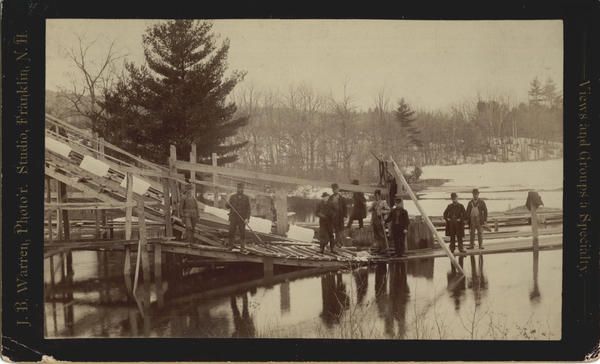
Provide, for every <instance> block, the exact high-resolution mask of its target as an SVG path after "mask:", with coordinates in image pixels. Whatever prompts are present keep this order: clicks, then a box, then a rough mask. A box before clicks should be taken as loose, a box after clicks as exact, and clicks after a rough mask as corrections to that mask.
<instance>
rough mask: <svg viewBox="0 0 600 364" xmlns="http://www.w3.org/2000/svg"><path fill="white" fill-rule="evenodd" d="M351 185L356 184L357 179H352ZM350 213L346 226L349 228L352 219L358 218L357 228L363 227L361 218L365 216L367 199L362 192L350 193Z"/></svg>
mask: <svg viewBox="0 0 600 364" xmlns="http://www.w3.org/2000/svg"><path fill="white" fill-rule="evenodd" d="M352 184H353V185H358V180H357V179H355V180H354V181H352ZM352 201H353V202H352V213H351V214H350V219H349V220H348V226H347V228H348V229H350V227H351V226H352V223H353V222H354V220H358V228H359V229H362V228H363V219H364V218H365V217H367V199H366V198H365V194H364V193H362V192H354V194H353V195H352Z"/></svg>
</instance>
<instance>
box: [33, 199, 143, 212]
mask: <svg viewBox="0 0 600 364" xmlns="http://www.w3.org/2000/svg"><path fill="white" fill-rule="evenodd" d="M127 206H137V203H136V202H135V201H132V202H65V203H58V202H52V203H46V204H45V205H44V210H56V209H58V208H59V209H61V210H121V209H124V208H126V207H127Z"/></svg>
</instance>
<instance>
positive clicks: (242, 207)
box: [227, 193, 250, 222]
mask: <svg viewBox="0 0 600 364" xmlns="http://www.w3.org/2000/svg"><path fill="white" fill-rule="evenodd" d="M227 208H228V209H229V221H231V222H242V221H244V220H246V219H249V218H250V199H249V198H248V196H246V195H244V194H239V193H236V194H233V195H232V196H231V197H230V198H229V204H228V205H227ZM234 209H235V210H234Z"/></svg>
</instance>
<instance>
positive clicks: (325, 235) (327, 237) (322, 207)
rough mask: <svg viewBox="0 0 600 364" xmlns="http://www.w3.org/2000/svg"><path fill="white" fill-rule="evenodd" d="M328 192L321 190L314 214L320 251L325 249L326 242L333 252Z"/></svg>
mask: <svg viewBox="0 0 600 364" xmlns="http://www.w3.org/2000/svg"><path fill="white" fill-rule="evenodd" d="M328 198H329V194H328V193H327V192H323V194H322V195H321V201H319V203H318V204H317V209H316V211H315V215H317V216H318V217H319V242H320V244H321V253H323V251H324V250H325V247H326V246H327V243H329V249H330V250H331V252H333V246H334V244H335V240H334V238H333V226H332V225H331V217H332V211H331V206H330V205H329V203H328Z"/></svg>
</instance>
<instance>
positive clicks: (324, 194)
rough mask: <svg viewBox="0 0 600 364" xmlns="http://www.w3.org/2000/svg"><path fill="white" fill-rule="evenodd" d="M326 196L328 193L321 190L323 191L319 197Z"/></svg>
mask: <svg viewBox="0 0 600 364" xmlns="http://www.w3.org/2000/svg"><path fill="white" fill-rule="evenodd" d="M327 196H329V194H328V193H327V192H323V193H322V194H321V197H327Z"/></svg>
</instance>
